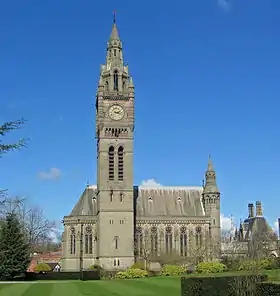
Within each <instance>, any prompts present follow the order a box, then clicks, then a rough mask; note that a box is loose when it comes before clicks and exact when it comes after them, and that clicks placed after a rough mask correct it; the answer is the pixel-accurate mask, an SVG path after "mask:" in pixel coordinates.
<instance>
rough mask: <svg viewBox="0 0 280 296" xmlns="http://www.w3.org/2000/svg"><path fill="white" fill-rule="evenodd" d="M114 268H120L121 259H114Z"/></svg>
mask: <svg viewBox="0 0 280 296" xmlns="http://www.w3.org/2000/svg"><path fill="white" fill-rule="evenodd" d="M114 266H115V267H117V266H120V260H119V259H114Z"/></svg>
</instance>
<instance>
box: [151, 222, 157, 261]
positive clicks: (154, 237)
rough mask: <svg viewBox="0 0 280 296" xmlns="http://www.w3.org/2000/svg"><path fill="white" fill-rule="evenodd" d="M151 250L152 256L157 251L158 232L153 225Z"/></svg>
mask: <svg viewBox="0 0 280 296" xmlns="http://www.w3.org/2000/svg"><path fill="white" fill-rule="evenodd" d="M151 251H152V255H153V256H156V255H157V253H158V232H157V228H156V227H155V226H153V227H152V228H151Z"/></svg>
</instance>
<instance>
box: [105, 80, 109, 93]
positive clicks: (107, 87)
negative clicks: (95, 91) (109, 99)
mask: <svg viewBox="0 0 280 296" xmlns="http://www.w3.org/2000/svg"><path fill="white" fill-rule="evenodd" d="M105 89H106V90H107V91H108V90H109V82H108V81H106V82H105Z"/></svg>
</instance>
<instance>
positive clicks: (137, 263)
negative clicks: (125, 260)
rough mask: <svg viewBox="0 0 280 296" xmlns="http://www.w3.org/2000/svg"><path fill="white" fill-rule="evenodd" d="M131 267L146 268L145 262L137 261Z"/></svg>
mask: <svg viewBox="0 0 280 296" xmlns="http://www.w3.org/2000/svg"><path fill="white" fill-rule="evenodd" d="M130 269H143V270H144V269H145V266H144V263H143V262H139V261H138V262H135V263H134V264H133V265H132V266H131V267H130Z"/></svg>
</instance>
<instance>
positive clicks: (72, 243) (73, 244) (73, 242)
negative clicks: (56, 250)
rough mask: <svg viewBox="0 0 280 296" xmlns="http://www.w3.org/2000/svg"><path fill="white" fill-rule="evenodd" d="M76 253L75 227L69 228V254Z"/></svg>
mask: <svg viewBox="0 0 280 296" xmlns="http://www.w3.org/2000/svg"><path fill="white" fill-rule="evenodd" d="M75 253H76V234H75V229H74V228H72V229H71V235H70V254H73V255H74V254H75Z"/></svg>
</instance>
